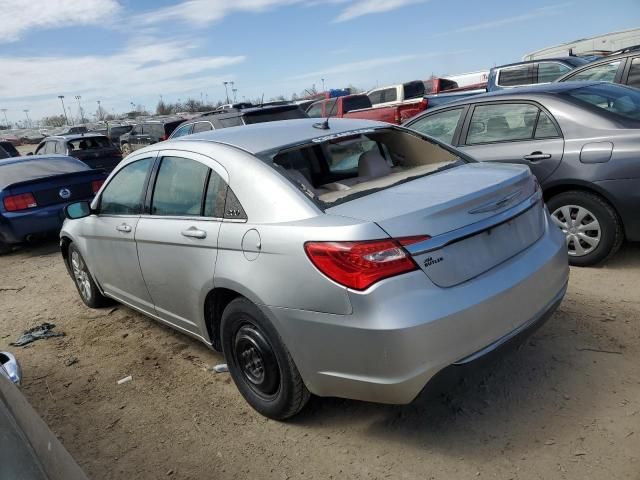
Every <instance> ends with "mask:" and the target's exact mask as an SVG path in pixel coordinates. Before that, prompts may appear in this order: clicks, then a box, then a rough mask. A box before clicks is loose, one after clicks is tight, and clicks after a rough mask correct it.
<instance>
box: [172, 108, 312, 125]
mask: <svg viewBox="0 0 640 480" xmlns="http://www.w3.org/2000/svg"><path fill="white" fill-rule="evenodd" d="M297 108H300V106H299V105H296V104H294V103H285V104H282V105H266V104H265V105H264V106H259V105H258V106H251V107H246V108H230V109H226V110H212V111H210V112H205V113H203V114H202V115H200V116H198V117H193V118H190V119H188V120H184V121H183V122H182V123H181V124H180V125H181V126H182V125H188V124H190V123H197V122H207V121H210V120H212V119H214V118H233V117H241V116H243V115H245V114H251V113H257V112H286V111H288V110H295V109H297Z"/></svg>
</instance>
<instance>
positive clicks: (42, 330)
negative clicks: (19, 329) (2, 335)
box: [9, 322, 65, 347]
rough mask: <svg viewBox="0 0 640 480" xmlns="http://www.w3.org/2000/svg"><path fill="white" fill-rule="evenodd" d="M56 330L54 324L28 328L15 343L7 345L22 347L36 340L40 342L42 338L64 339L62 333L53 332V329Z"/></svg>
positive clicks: (46, 323)
mask: <svg viewBox="0 0 640 480" xmlns="http://www.w3.org/2000/svg"><path fill="white" fill-rule="evenodd" d="M54 328H56V326H55V324H53V323H48V322H45V323H43V324H41V325H38V326H37V327H33V328H30V329H29V330H25V332H24V333H23V334H22V336H21V337H20V338H18V340H16V341H15V342H11V343H10V344H9V345H12V346H14V347H24V346H25V345H28V344H30V343H32V342H35V341H36V340H40V339H43V338H52V337H64V336H65V333H64V332H54V331H53V329H54Z"/></svg>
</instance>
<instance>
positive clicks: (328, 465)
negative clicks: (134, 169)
mask: <svg viewBox="0 0 640 480" xmlns="http://www.w3.org/2000/svg"><path fill="white" fill-rule="evenodd" d="M0 272H2V275H1V276H0V304H1V305H2V309H1V310H0V349H8V348H10V349H12V350H13V351H15V353H16V354H17V355H18V357H19V358H20V360H21V362H22V365H23V368H24V373H25V376H24V385H23V391H24V393H25V395H26V396H27V397H28V399H29V400H30V401H31V403H32V404H33V405H34V406H35V408H36V410H37V411H38V412H39V413H40V414H41V415H42V416H43V417H44V419H45V420H46V421H47V422H48V423H49V425H50V426H51V428H52V429H53V430H54V432H56V434H57V435H58V436H59V437H60V438H61V440H62V441H63V443H64V444H65V445H66V447H67V448H68V449H69V451H70V452H71V453H72V454H73V455H74V457H75V458H76V459H77V461H78V462H79V463H80V465H81V466H82V467H83V468H84V469H85V470H86V472H87V473H88V474H89V476H90V477H91V478H94V479H111V478H123V479H124V478H136V479H151V478H153V479H157V478H168V477H170V478H173V479H186V478H193V479H195V478H216V479H231V478H260V479H263V478H264V479H286V478H316V479H326V478H406V479H414V478H421V479H430V478H437V479H461V478H500V479H510V478H512V479H516V478H517V479H537V478H540V479H550V478H572V479H587V478H593V479H604V478H606V479H618V478H624V479H635V480H637V479H640V378H639V377H638V366H639V365H640V348H639V342H638V340H639V339H640V296H639V295H638V292H639V291H640V286H639V285H640V247H639V246H627V247H625V248H624V249H623V251H622V252H621V253H620V254H618V255H617V256H616V257H615V258H614V259H613V260H612V261H611V262H610V263H609V264H608V265H606V266H604V267H600V268H589V269H573V270H572V272H571V284H570V288H569V292H568V294H567V296H566V298H565V301H564V303H563V304H562V306H561V307H560V310H559V311H558V312H557V313H556V314H555V315H554V317H553V318H552V319H551V320H550V321H549V323H547V324H546V325H545V326H544V327H543V328H542V329H540V330H539V331H538V332H537V333H536V334H535V336H533V337H532V338H531V340H530V341H529V342H527V343H526V344H525V345H523V346H522V347H521V348H520V349H519V350H518V351H514V352H511V353H509V354H507V355H505V356H502V357H501V359H499V360H497V361H494V362H492V363H490V364H488V365H484V366H483V367H482V368H480V369H475V370H474V371H472V372H469V373H467V374H466V375H465V377H464V378H463V381H462V382H461V383H458V384H454V385H452V386H450V387H449V388H447V389H444V388H442V387H437V386H436V387H433V388H430V389H428V390H427V391H426V392H425V393H423V394H422V395H421V396H420V397H419V398H418V399H417V400H416V401H415V402H414V403H412V404H411V405H408V406H403V407H393V406H382V405H375V404H368V403H361V402H355V401H347V400H341V399H319V398H314V399H312V400H311V403H310V404H309V406H308V408H307V409H306V410H305V411H304V412H303V413H302V414H301V415H300V416H298V417H296V418H295V419H293V420H292V421H290V422H288V423H278V422H274V421H271V420H266V419H265V418H262V417H260V416H259V415H257V414H256V413H254V411H253V410H251V409H250V408H249V407H248V406H247V404H246V403H245V402H244V400H243V399H242V398H241V396H240V395H239V393H238V392H237V390H236V388H235V386H234V384H233V383H232V382H231V381H230V378H229V376H228V374H215V373H212V372H210V371H209V370H208V368H209V367H210V366H211V365H214V364H217V363H220V362H222V361H223V359H222V357H221V356H220V355H219V354H217V353H215V352H212V351H210V350H208V349H207V348H206V347H204V346H203V345H201V344H199V343H198V342H197V341H195V340H192V339H190V338H189V337H186V336H183V335H181V334H179V333H176V332H173V331H172V330H170V329H168V328H165V327H163V326H161V325H159V324H157V323H155V322H154V321H152V320H150V319H147V318H145V317H143V316H141V315H139V314H137V313H135V312H133V311H132V310H130V309H128V308H126V307H123V306H118V307H117V308H115V309H114V308H113V307H112V308H107V309H103V310H89V309H87V308H85V307H84V305H83V304H82V303H81V301H80V299H79V297H78V295H77V293H76V291H75V289H74V287H73V284H72V281H71V279H70V278H69V277H68V276H67V274H66V272H65V268H64V266H63V264H62V261H61V259H60V256H59V254H58V252H57V245H56V243H55V242H47V243H42V244H39V245H35V246H29V247H25V248H23V249H21V250H18V251H15V252H14V253H12V254H10V255H7V256H4V257H0ZM43 321H49V322H53V323H55V324H57V325H58V329H59V330H61V331H64V332H65V333H66V334H67V335H66V337H63V338H55V339H49V340H43V341H39V342H36V343H34V344H32V345H31V346H29V347H27V348H23V349H18V348H13V347H9V342H10V341H12V340H13V339H15V338H17V337H18V336H19V335H20V334H21V332H22V330H24V329H26V328H28V327H31V326H34V325H36V324H38V323H40V322H43ZM330 352H331V346H330V345H327V354H330ZM127 375H132V376H133V381H132V382H129V383H126V384H124V385H117V384H116V381H117V380H118V379H120V378H123V377H125V376H127Z"/></svg>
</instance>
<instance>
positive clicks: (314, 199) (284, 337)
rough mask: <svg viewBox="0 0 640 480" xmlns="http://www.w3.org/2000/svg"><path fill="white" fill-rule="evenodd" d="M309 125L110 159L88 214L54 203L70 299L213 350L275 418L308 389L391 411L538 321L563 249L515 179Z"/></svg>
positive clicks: (381, 133) (243, 132)
mask: <svg viewBox="0 0 640 480" xmlns="http://www.w3.org/2000/svg"><path fill="white" fill-rule="evenodd" d="M317 122H318V121H317V120H314V119H309V120H306V119H305V120H289V121H281V122H273V123H265V124H259V125H251V126H244V127H237V128H228V129H224V130H220V131H215V132H207V133H203V134H197V135H191V136H189V137H184V138H182V139H177V140H172V141H168V142H164V143H160V144H157V145H153V146H151V147H148V148H145V149H142V150H140V151H138V152H136V153H135V154H134V155H131V156H129V157H128V158H127V159H126V160H124V161H123V162H122V163H121V164H120V165H118V168H117V169H116V170H115V171H114V172H113V173H112V174H111V175H110V177H109V178H108V179H107V181H106V183H105V185H104V186H103V187H102V189H101V190H100V192H99V193H98V194H97V196H96V198H95V200H94V201H93V202H92V204H91V205H89V204H87V203H83V202H79V203H75V204H72V205H70V206H69V207H67V211H66V214H67V218H68V220H67V221H66V222H65V223H64V226H63V228H62V231H61V250H62V255H63V257H64V259H65V262H66V264H67V267H68V269H69V272H70V273H71V275H72V277H73V278H74V280H75V283H76V286H77V288H78V291H79V293H80V295H81V297H82V300H83V301H84V302H85V303H86V304H87V305H88V306H90V307H98V306H101V305H104V304H105V302H106V301H107V300H108V299H115V300H117V301H119V302H122V303H124V304H126V305H129V306H130V307H132V308H134V309H136V310H139V311H141V312H143V313H145V314H146V315H148V316H150V317H153V318H155V319H157V320H159V321H161V322H163V323H166V324H168V325H171V326H172V327H174V328H176V329H178V330H180V331H182V332H184V333H186V334H189V335H191V336H193V337H195V338H198V339H199V340H201V341H203V342H205V343H206V344H208V345H210V346H212V347H213V348H215V349H217V350H222V352H224V355H225V357H226V360H227V362H228V365H229V370H230V372H231V375H232V377H233V379H234V381H235V383H236V385H237V387H238V389H239V390H240V392H241V394H242V395H243V396H244V397H245V399H246V400H247V401H248V402H249V403H250V404H251V405H252V406H253V407H254V408H255V409H256V410H257V411H259V412H260V413H262V414H263V415H265V416H268V417H271V418H275V419H283V418H287V417H290V416H292V415H294V414H295V413H297V412H298V411H299V410H300V409H301V408H302V407H303V406H304V404H305V403H306V401H307V400H308V398H309V395H310V393H313V394H315V395H319V396H337V397H345V398H352V399H360V400H368V401H374V402H384V403H393V404H403V403H408V402H411V401H412V400H413V399H414V398H415V397H416V395H417V394H418V393H419V392H420V391H421V390H422V389H423V387H424V386H425V384H426V383H427V382H428V381H429V379H431V378H432V377H433V376H434V375H435V374H436V373H437V372H439V371H440V370H442V369H443V368H445V367H447V366H449V365H451V364H460V363H466V362H469V361H471V360H473V359H475V358H478V357H480V356H482V355H483V354H485V353H487V352H489V351H491V350H494V349H495V348H497V347H498V346H500V345H502V344H504V343H505V342H507V341H508V340H510V339H512V338H514V337H515V336H516V335H518V334H520V333H523V332H525V331H527V330H529V329H532V328H533V327H535V326H538V325H539V324H541V322H543V321H544V320H545V319H546V318H548V317H549V315H550V314H551V313H552V312H553V311H554V310H555V308H556V307H557V306H558V304H559V303H560V301H561V299H562V297H563V295H564V293H565V291H566V287H567V280H568V264H567V254H566V249H565V243H564V238H563V235H562V234H561V232H560V231H559V229H557V228H554V227H552V226H551V224H550V220H549V215H548V213H547V211H546V209H545V207H544V205H543V202H542V195H541V191H540V189H539V186H538V183H537V182H536V181H535V178H534V177H533V176H532V175H531V173H530V172H529V169H528V168H527V167H524V166H519V165H491V164H482V163H477V162H475V161H473V160H470V159H469V158H467V157H466V156H465V155H464V154H462V153H459V152H457V151H456V150H455V149H452V148H450V147H447V146H444V145H442V144H440V143H438V142H436V141H434V140H433V139H430V138H429V137H425V136H422V135H421V134H419V133H416V132H412V131H410V130H407V129H404V128H402V127H396V126H391V125H389V124H384V123H377V122H367V121H360V120H331V122H330V124H327V123H326V122H323V123H317Z"/></svg>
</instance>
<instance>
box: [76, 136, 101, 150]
mask: <svg viewBox="0 0 640 480" xmlns="http://www.w3.org/2000/svg"><path fill="white" fill-rule="evenodd" d="M67 145H68V146H69V150H98V149H101V148H109V147H111V142H110V141H109V139H108V138H107V137H83V138H76V139H75V140H70V141H68V142H67Z"/></svg>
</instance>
